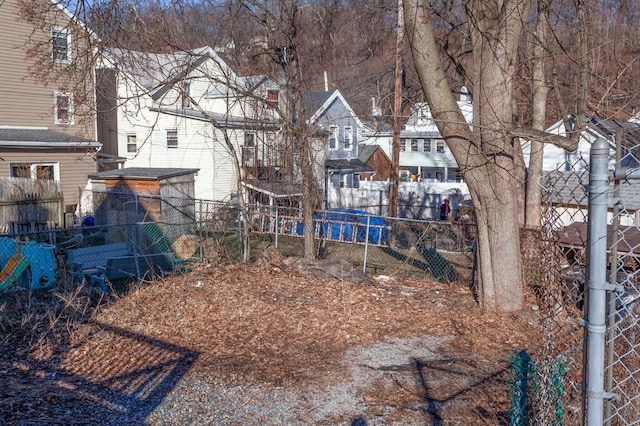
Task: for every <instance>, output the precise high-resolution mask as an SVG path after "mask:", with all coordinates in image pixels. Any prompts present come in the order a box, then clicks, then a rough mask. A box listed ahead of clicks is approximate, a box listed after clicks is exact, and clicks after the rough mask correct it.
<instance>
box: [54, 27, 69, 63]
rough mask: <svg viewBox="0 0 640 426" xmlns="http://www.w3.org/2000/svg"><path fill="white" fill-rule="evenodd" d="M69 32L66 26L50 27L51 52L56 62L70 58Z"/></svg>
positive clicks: (66, 60)
mask: <svg viewBox="0 0 640 426" xmlns="http://www.w3.org/2000/svg"><path fill="white" fill-rule="evenodd" d="M70 47H71V34H70V33H69V30H68V29H66V28H60V27H53V28H52V29H51V52H52V55H53V60H54V61H56V62H69V61H70V60H71V51H70Z"/></svg>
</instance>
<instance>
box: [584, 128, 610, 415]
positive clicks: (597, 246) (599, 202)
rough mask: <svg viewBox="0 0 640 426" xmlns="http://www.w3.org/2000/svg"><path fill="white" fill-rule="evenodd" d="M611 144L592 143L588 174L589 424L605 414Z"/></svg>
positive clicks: (587, 372) (587, 374)
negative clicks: (608, 209) (608, 193)
mask: <svg viewBox="0 0 640 426" xmlns="http://www.w3.org/2000/svg"><path fill="white" fill-rule="evenodd" d="M608 160H609V145H608V143H607V141H606V140H604V139H602V138H598V139H596V140H595V142H594V143H593V145H592V146H591V153H590V173H589V218H588V222H589V263H588V267H589V273H588V277H589V281H588V289H589V291H588V307H587V318H586V327H587V364H586V383H587V387H586V397H587V410H586V411H587V412H586V420H587V422H586V423H587V425H588V426H600V425H602V423H603V416H604V412H603V409H604V398H605V397H606V395H605V392H604V354H605V333H606V323H605V319H606V306H607V208H608V200H607V189H608V182H609V177H608V174H607V172H608Z"/></svg>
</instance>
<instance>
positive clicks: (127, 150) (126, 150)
mask: <svg viewBox="0 0 640 426" xmlns="http://www.w3.org/2000/svg"><path fill="white" fill-rule="evenodd" d="M129 136H133V137H134V138H135V146H136V149H135V150H134V151H129V145H130V144H129ZM125 142H126V145H127V146H126V147H125V152H126V153H127V154H135V153H137V152H138V134H137V133H136V132H127V133H125Z"/></svg>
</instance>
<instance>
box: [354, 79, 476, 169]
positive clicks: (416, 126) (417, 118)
mask: <svg viewBox="0 0 640 426" xmlns="http://www.w3.org/2000/svg"><path fill="white" fill-rule="evenodd" d="M458 106H459V107H460V111H461V112H462V114H463V115H464V117H465V120H466V121H467V123H469V124H470V123H471V121H472V119H473V104H472V102H471V97H470V95H469V93H468V91H467V90H466V88H463V90H462V93H461V95H460V100H459V101H458ZM365 136H366V139H365V140H364V141H363V143H364V144H366V145H379V146H380V147H381V148H382V149H383V150H384V152H385V154H387V155H388V156H389V158H393V130H392V129H391V130H387V129H385V130H383V131H377V130H375V131H371V132H369V133H366V134H365ZM399 157H400V161H399V168H400V172H401V174H402V176H403V178H404V179H406V180H413V178H415V180H419V181H427V182H460V181H461V177H460V173H459V168H458V164H457V163H456V161H455V159H454V158H453V154H452V153H451V151H450V150H449V147H448V146H447V144H446V143H445V141H444V138H443V137H442V135H441V134H440V131H439V130H438V128H437V126H436V124H435V122H434V120H433V115H432V114H431V110H430V108H429V105H428V104H427V103H426V102H423V103H417V104H416V105H415V106H414V107H413V110H412V113H411V116H410V117H409V118H408V119H407V122H406V124H405V126H404V129H402V130H401V131H400V153H399Z"/></svg>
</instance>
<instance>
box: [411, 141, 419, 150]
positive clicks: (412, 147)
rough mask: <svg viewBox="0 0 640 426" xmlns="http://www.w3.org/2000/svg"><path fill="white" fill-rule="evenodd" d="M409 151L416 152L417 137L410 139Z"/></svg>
mask: <svg viewBox="0 0 640 426" xmlns="http://www.w3.org/2000/svg"><path fill="white" fill-rule="evenodd" d="M411 151H413V152H418V139H411Z"/></svg>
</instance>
